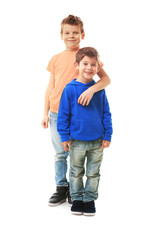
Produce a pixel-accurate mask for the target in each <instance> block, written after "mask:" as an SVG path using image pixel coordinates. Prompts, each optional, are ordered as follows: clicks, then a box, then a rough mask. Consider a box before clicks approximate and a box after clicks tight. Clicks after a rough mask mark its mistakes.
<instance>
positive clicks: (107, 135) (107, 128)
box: [103, 92, 113, 144]
mask: <svg viewBox="0 0 150 240" xmlns="http://www.w3.org/2000/svg"><path fill="white" fill-rule="evenodd" d="M103 97H104V98H103V100H104V114H103V126H104V137H103V142H104V143H106V144H107V142H108V141H109V142H111V136H112V132H113V129H112V119H111V113H110V108H109V103H108V100H107V96H106V94H105V92H104V96H103Z"/></svg>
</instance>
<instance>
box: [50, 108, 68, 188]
mask: <svg viewBox="0 0 150 240" xmlns="http://www.w3.org/2000/svg"><path fill="white" fill-rule="evenodd" d="M57 115H58V114H57V113H54V112H51V111H50V130H51V139H52V144H53V147H54V149H55V153H56V155H55V157H54V159H55V182H56V186H67V185H68V181H67V179H66V173H67V157H68V152H67V153H66V152H65V151H64V148H63V146H62V144H61V141H60V135H59V133H58V132H57Z"/></svg>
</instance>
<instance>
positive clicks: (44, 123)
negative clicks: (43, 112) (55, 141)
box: [41, 116, 49, 128]
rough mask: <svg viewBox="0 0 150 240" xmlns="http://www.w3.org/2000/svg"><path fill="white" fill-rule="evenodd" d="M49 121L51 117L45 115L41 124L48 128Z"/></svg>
mask: <svg viewBox="0 0 150 240" xmlns="http://www.w3.org/2000/svg"><path fill="white" fill-rule="evenodd" d="M48 123H49V117H48V116H44V117H43V119H42V122H41V125H42V126H43V128H48Z"/></svg>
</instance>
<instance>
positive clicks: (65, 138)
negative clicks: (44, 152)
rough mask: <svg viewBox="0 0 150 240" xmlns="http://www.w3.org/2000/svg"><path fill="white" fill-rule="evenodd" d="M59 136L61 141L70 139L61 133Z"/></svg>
mask: <svg viewBox="0 0 150 240" xmlns="http://www.w3.org/2000/svg"><path fill="white" fill-rule="evenodd" d="M60 138H61V142H66V141H70V137H69V135H61V136H60Z"/></svg>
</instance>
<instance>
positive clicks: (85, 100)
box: [78, 88, 94, 106]
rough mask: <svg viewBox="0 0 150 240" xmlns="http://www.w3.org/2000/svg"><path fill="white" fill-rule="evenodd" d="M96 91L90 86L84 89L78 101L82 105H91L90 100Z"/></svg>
mask: <svg viewBox="0 0 150 240" xmlns="http://www.w3.org/2000/svg"><path fill="white" fill-rule="evenodd" d="M93 94H94V92H93V91H92V90H91V89H90V88H88V89H87V90H86V91H84V92H83V93H82V94H81V95H80V97H79V98H78V103H79V104H81V105H82V106H85V105H86V106H87V105H89V102H90V101H91V99H92V97H93Z"/></svg>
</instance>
